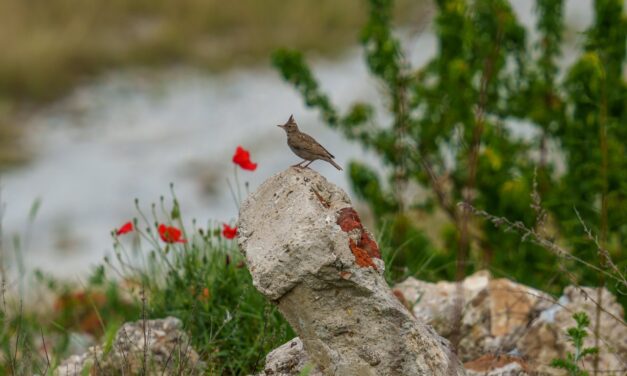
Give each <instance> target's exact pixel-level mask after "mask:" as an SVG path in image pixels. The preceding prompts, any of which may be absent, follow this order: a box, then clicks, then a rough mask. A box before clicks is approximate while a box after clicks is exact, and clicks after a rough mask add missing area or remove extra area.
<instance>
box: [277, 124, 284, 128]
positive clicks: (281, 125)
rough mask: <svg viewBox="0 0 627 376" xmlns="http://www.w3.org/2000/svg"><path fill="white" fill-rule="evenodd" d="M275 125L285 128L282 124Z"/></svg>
mask: <svg viewBox="0 0 627 376" xmlns="http://www.w3.org/2000/svg"><path fill="white" fill-rule="evenodd" d="M276 126H277V127H279V128H285V125H283V124H277V125H276Z"/></svg>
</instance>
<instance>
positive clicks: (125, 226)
mask: <svg viewBox="0 0 627 376" xmlns="http://www.w3.org/2000/svg"><path fill="white" fill-rule="evenodd" d="M131 231H133V222H130V221H129V222H126V223H125V224H123V225H122V227H120V228H119V229H118V230H117V231H116V232H115V234H116V235H118V236H119V235H124V234H128V233H129V232H131Z"/></svg>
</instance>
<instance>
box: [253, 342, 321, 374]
mask: <svg viewBox="0 0 627 376" xmlns="http://www.w3.org/2000/svg"><path fill="white" fill-rule="evenodd" d="M305 368H308V369H309V373H308V374H307V375H308V376H322V375H323V374H322V372H320V370H318V368H317V367H316V366H315V365H314V364H313V363H312V362H310V361H309V356H308V355H307V353H306V352H305V349H304V348H303V342H302V341H301V340H300V338H298V337H296V338H294V339H292V340H291V341H289V342H287V343H285V344H283V345H281V346H279V347H277V348H276V349H274V350H272V351H271V352H270V353H269V354H268V355H267V356H266V366H265V368H264V370H263V372H262V373H260V374H258V376H297V375H300V374H301V372H303V370H305Z"/></svg>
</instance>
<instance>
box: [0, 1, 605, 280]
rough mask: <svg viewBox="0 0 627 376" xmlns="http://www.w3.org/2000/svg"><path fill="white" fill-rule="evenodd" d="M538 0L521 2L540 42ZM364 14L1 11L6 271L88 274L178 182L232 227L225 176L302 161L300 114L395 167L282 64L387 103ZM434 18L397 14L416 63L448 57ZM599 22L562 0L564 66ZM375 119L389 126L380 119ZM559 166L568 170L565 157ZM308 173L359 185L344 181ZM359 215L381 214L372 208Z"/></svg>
mask: <svg viewBox="0 0 627 376" xmlns="http://www.w3.org/2000/svg"><path fill="white" fill-rule="evenodd" d="M535 3H536V2H534V1H527V0H514V1H511V5H512V7H513V11H514V13H515V15H516V16H517V18H518V21H519V22H520V23H521V24H522V25H523V26H524V27H525V28H526V29H527V31H528V33H529V35H530V38H531V40H532V39H533V38H534V35H537V33H538V31H537V30H536V28H535V25H536V23H537V15H536V13H535ZM367 16H368V7H367V6H366V5H365V2H362V1H360V0H345V1H333V0H297V1H289V2H286V1H276V0H268V1H259V0H242V1H237V2H225V1H212V0H209V1H201V0H180V1H176V2H174V1H163V0H149V1H145V0H135V1H128V0H111V1H106V2H103V1H95V0H88V1H85V0H82V1H78V0H29V1H24V0H2V1H0V50H1V51H2V58H1V59H0V171H1V172H0V194H1V201H2V202H3V203H4V210H3V213H2V225H3V234H4V237H3V242H4V243H3V244H4V247H3V249H5V250H14V248H19V250H20V252H19V255H20V256H19V257H18V259H15V258H14V257H9V258H7V259H6V260H7V265H8V266H9V268H12V267H15V266H16V265H23V266H24V267H25V268H32V267H38V268H42V269H43V270H46V271H49V272H52V273H53V274H55V275H59V276H72V275H74V274H76V273H81V271H82V270H85V271H86V270H87V267H88V265H90V264H92V263H95V262H97V261H99V260H101V258H102V256H103V255H104V254H105V253H106V252H107V251H108V250H109V249H110V247H111V246H110V244H111V239H110V231H111V230H113V229H114V228H115V227H116V226H118V225H119V224H121V223H123V222H125V221H126V220H128V219H130V218H132V217H134V216H136V211H135V207H134V200H135V199H138V200H139V203H140V206H141V205H143V206H144V208H149V205H150V203H152V202H158V201H159V198H160V196H162V195H165V196H168V195H169V189H170V188H169V186H170V183H173V184H174V189H175V191H176V192H177V196H178V198H179V201H180V203H181V208H182V211H183V213H184V214H185V217H186V218H187V219H191V218H195V219H197V220H198V221H199V223H207V222H210V221H217V222H227V223H228V222H231V223H232V222H233V221H234V220H235V219H236V218H237V206H236V203H234V201H233V199H232V195H231V193H230V191H229V188H228V184H227V179H231V181H232V179H233V176H234V166H233V164H232V162H231V157H232V155H233V152H234V150H235V148H236V146H237V145H242V146H243V147H245V148H246V149H248V150H250V152H251V158H252V160H253V161H254V162H257V163H259V167H258V169H257V170H256V171H255V172H254V173H251V172H246V171H240V172H239V178H240V181H242V182H244V181H247V182H249V183H250V189H255V187H256V186H258V184H259V183H260V182H262V181H263V180H265V179H266V178H267V177H269V176H270V175H272V174H274V173H276V172H278V171H281V170H282V169H284V168H286V167H287V166H289V165H291V164H294V163H296V162H298V159H297V158H296V157H295V156H294V155H293V154H292V153H291V152H290V150H289V149H288V148H287V146H286V144H285V136H284V134H283V132H282V131H281V130H279V129H277V128H276V127H275V125H276V124H279V123H283V122H285V120H286V119H287V118H288V117H289V115H290V114H294V116H295V118H296V120H297V121H298V122H299V124H300V126H301V128H302V129H303V130H304V131H306V132H308V133H310V134H312V135H314V136H315V137H316V138H317V139H318V140H319V141H320V142H321V143H322V144H323V145H325V146H326V147H327V148H328V149H329V150H330V151H331V152H333V153H334V154H335V155H336V156H337V160H338V162H339V163H340V164H341V165H343V166H345V167H347V166H348V164H349V161H350V160H358V161H360V162H362V163H365V164H368V165H370V166H372V167H373V168H374V170H375V171H379V172H382V173H383V172H384V171H386V168H387V167H386V166H384V163H382V162H381V160H380V158H377V156H376V155H375V154H373V153H372V152H370V151H367V150H365V149H364V148H362V147H361V146H360V144H359V143H356V142H351V141H348V140H347V139H346V138H344V137H343V136H342V134H341V133H339V132H335V131H333V130H332V129H330V128H329V127H327V126H326V125H325V124H324V121H323V120H322V119H321V118H320V116H319V112H317V111H316V110H313V109H308V108H306V107H305V105H304V103H303V100H302V98H301V96H300V95H299V94H298V92H297V91H296V90H294V89H293V88H292V87H291V86H290V85H288V84H286V83H285V81H284V80H283V78H282V77H281V75H280V74H279V72H277V70H276V69H273V68H272V67H271V58H270V56H271V54H272V53H273V51H275V50H276V49H279V48H289V49H296V50H300V51H303V52H304V53H305V55H306V56H307V61H308V62H309V63H310V64H311V69H312V71H313V72H314V74H315V76H316V77H317V79H318V80H319V83H320V87H321V88H322V90H324V91H325V92H326V93H327V94H328V95H329V97H330V99H331V100H332V102H333V103H335V104H336V105H337V107H338V108H339V109H340V110H342V111H344V110H346V109H348V108H349V107H350V105H351V104H352V103H354V102H369V103H372V104H373V106H374V108H375V109H379V110H381V109H384V108H386V107H387V106H388V104H389V103H387V102H386V100H385V99H382V96H381V93H382V91H384V85H383V84H382V83H381V82H380V81H379V80H378V79H377V78H374V77H372V75H370V74H369V71H368V67H367V66H366V65H364V64H363V50H362V49H360V48H359V45H358V42H359V36H360V30H361V29H362V27H363V25H364V23H365V22H366V19H367ZM435 16H436V10H435V5H434V4H433V3H432V2H431V1H426V0H414V1H410V0H402V1H398V2H397V3H396V6H395V8H394V17H393V18H394V23H395V33H396V35H397V36H398V37H399V40H400V41H401V44H402V47H403V49H404V50H405V51H406V58H407V60H408V62H409V63H411V64H412V65H413V66H415V67H420V66H423V65H424V64H426V63H427V62H428V61H429V60H430V59H432V58H433V57H434V55H435V54H436V53H437V52H438V41H437V38H436V36H435V35H434V30H435V29H436V25H435V24H434V17H435ZM593 16H594V12H593V2H592V1H587V0H571V1H566V6H565V8H564V15H563V19H564V24H565V29H564V30H565V32H564V35H563V47H562V50H561V53H560V54H559V55H558V57H557V60H558V64H559V66H561V67H566V66H568V65H570V64H572V62H573V61H575V59H576V58H577V56H578V53H579V52H578V51H579V50H580V49H581V45H582V40H583V32H584V31H585V30H586V29H587V28H588V27H590V25H591V23H592V21H593ZM375 119H377V121H380V122H386V121H390V119H391V117H390V116H389V115H386V114H385V111H377V112H376V115H375ZM516 124H517V126H516V127H514V128H513V129H512V132H513V133H515V134H517V135H518V136H520V137H523V138H525V137H526V138H528V139H532V138H533V137H535V136H537V129H536V128H534V126H533V125H531V124H529V123H528V122H524V121H521V122H518V123H516ZM555 154H559V152H555ZM555 166H556V169H557V170H560V169H562V170H563V169H564V163H563V161H561V160H560V159H559V158H557V159H556V160H555ZM312 167H313V168H314V169H316V170H317V171H320V172H321V173H322V174H324V175H325V176H326V177H327V178H328V179H329V180H331V181H332V182H334V183H337V184H339V185H340V186H342V187H344V188H345V189H350V184H349V180H348V178H347V176H348V175H347V174H348V172H346V173H341V172H337V171H336V170H334V169H333V168H332V167H331V166H329V165H327V164H325V163H322V162H316V163H314V164H313V165H312ZM416 189H417V190H418V191H420V189H419V188H416ZM361 208H362V210H363V211H364V215H365V216H366V217H368V216H370V217H372V214H368V213H372V210H371V209H372V208H371V207H370V206H368V205H366V204H362V206H361ZM370 221H371V223H372V224H373V225H375V224H374V221H372V219H371V220H370ZM17 237H19V239H21V240H20V241H19V242H18V241H13V239H17ZM5 253H6V254H9V255H13V254H14V253H13V252H12V251H7V252H5Z"/></svg>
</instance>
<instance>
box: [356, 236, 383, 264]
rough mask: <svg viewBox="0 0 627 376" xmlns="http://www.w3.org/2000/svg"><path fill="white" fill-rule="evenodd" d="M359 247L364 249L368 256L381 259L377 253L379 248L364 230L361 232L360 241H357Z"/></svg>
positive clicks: (379, 253)
mask: <svg viewBox="0 0 627 376" xmlns="http://www.w3.org/2000/svg"><path fill="white" fill-rule="evenodd" d="M359 246H360V247H361V248H363V249H364V251H366V252H368V256H370V257H376V258H378V259H380V258H381V251H379V246H378V245H377V242H375V241H374V240H372V238H371V237H370V235H368V233H367V232H366V231H364V230H362V232H361V239H359Z"/></svg>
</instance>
